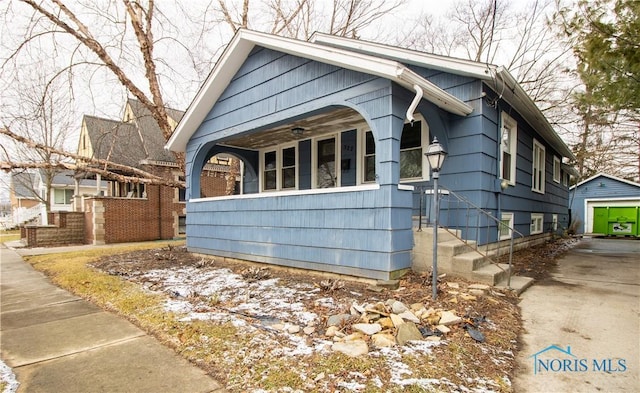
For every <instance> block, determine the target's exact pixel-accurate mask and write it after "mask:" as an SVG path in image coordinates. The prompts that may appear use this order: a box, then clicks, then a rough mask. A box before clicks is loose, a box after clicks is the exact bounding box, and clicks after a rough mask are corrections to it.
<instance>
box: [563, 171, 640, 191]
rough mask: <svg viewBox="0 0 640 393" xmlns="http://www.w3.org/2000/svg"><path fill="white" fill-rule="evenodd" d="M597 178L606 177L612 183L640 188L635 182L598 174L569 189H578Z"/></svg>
mask: <svg viewBox="0 0 640 393" xmlns="http://www.w3.org/2000/svg"><path fill="white" fill-rule="evenodd" d="M599 177H606V178H609V179H611V180H614V181H618V182H621V183H626V184H628V185H630V186H634V187H638V188H640V183H636V182H633V181H630V180H625V179H622V178H619V177H616V176H613V175H608V174H606V173H598V174H597V175H593V176H591V177H590V178H588V179H586V180H583V181H581V182H580V183H578V184H576V185H574V186H572V187H571V188H570V189H571V190H573V189H574V188H576V187H580V186H581V185H583V184H585V183H588V182H590V181H592V180H595V179H597V178H599Z"/></svg>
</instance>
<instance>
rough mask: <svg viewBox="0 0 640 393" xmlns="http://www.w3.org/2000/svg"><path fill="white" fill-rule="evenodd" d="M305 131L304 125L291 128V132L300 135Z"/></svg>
mask: <svg viewBox="0 0 640 393" xmlns="http://www.w3.org/2000/svg"><path fill="white" fill-rule="evenodd" d="M303 132H304V128H302V127H293V128H292V129H291V133H292V134H293V135H295V136H300V135H302V133H303Z"/></svg>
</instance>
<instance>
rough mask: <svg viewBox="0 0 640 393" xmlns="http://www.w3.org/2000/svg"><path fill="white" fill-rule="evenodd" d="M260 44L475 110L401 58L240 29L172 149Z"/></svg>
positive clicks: (463, 110)
mask: <svg viewBox="0 0 640 393" xmlns="http://www.w3.org/2000/svg"><path fill="white" fill-rule="evenodd" d="M256 46H260V47H263V48H268V49H273V50H276V51H279V52H283V53H288V54H291V55H294V56H299V57H303V58H307V59H311V60H316V61H319V62H322V63H325V64H332V65H335V66H338V67H342V68H345V69H350V70H354V71H359V72H363V73H366V74H370V75H375V76H379V77H382V78H385V79H389V80H392V81H394V82H396V83H398V84H399V85H401V86H403V87H405V88H407V89H410V90H415V86H417V87H419V88H420V89H421V90H422V91H423V96H424V98H425V99H427V100H429V101H430V102H432V103H433V104H435V105H437V106H438V107H440V108H442V109H444V110H446V111H448V112H451V113H454V114H457V115H468V114H469V113H471V112H472V110H473V108H472V107H471V106H469V105H468V104H466V103H465V102H463V101H461V100H460V99H458V98H457V97H455V96H453V95H451V94H449V93H447V92H446V91H444V90H442V89H441V88H439V87H438V86H436V85H435V84H433V83H432V82H430V81H428V80H427V79H425V78H423V77H422V76H420V75H418V74H417V73H416V72H414V71H412V70H411V69H409V68H408V67H407V66H405V65H404V64H402V63H400V62H398V61H395V60H389V59H384V58H381V57H379V56H371V55H369V54H362V53H357V52H355V51H351V50H343V49H336V48H332V47H329V46H327V45H321V44H316V43H313V42H307V41H300V40H295V39H291V38H284V37H279V36H275V35H271V34H265V33H260V32H256V31H251V30H246V29H240V30H238V32H237V33H236V35H235V36H234V37H233V39H232V40H231V42H230V43H229V45H228V46H227V48H226V49H225V51H224V53H223V54H222V56H221V57H220V60H218V62H217V63H216V65H215V67H214V68H213V70H212V71H211V73H210V74H209V76H208V77H207V80H206V81H205V82H204V84H203V85H202V87H201V88H200V90H199V91H198V93H197V94H196V97H195V98H194V100H193V102H192V103H191V105H189V108H188V109H187V112H186V114H185V121H183V122H180V123H179V124H178V127H177V128H176V130H175V132H174V133H173V135H172V136H171V138H170V139H169V141H168V142H167V144H166V147H167V148H168V149H170V150H173V151H177V152H182V151H185V149H186V146H187V142H188V141H189V138H190V137H191V135H193V133H194V132H195V131H196V130H197V129H198V127H199V126H200V124H201V123H202V121H203V120H204V118H205V116H206V115H207V114H208V113H209V110H210V109H211V107H212V106H213V105H215V103H216V102H217V100H218V99H219V98H220V95H221V94H222V93H223V91H224V89H225V88H226V87H227V85H228V84H229V82H230V81H231V79H232V78H233V77H234V75H235V74H236V72H237V71H238V70H239V69H240V67H241V66H242V64H243V63H244V61H245V60H246V59H247V57H248V56H249V54H250V53H251V51H252V50H253V48H254V47H256Z"/></svg>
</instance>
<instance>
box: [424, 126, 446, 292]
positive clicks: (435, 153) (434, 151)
mask: <svg viewBox="0 0 640 393" xmlns="http://www.w3.org/2000/svg"><path fill="white" fill-rule="evenodd" d="M424 155H425V156H427V160H428V161H429V166H430V167H431V173H433V215H434V219H433V267H432V269H431V276H432V278H431V288H432V290H431V296H432V298H433V300H436V298H437V297H438V216H439V210H440V204H439V202H440V201H439V200H440V195H439V194H438V178H439V177H440V169H441V168H442V164H443V163H444V159H445V158H446V157H447V152H446V151H445V150H444V149H443V148H442V145H441V144H440V143H438V138H435V137H434V138H433V143H431V144H430V145H429V146H428V147H427V152H426V153H424Z"/></svg>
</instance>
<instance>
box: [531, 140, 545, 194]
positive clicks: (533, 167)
mask: <svg viewBox="0 0 640 393" xmlns="http://www.w3.org/2000/svg"><path fill="white" fill-rule="evenodd" d="M536 150H539V151H541V152H542V161H541V162H539V163H538V165H539V166H540V167H537V166H536V160H537V159H538V154H536ZM531 158H532V159H531V191H533V192H537V193H540V194H544V189H545V183H546V168H545V162H546V150H545V148H544V145H543V144H541V143H540V142H538V141H537V140H536V139H534V140H533V149H532V157H531ZM537 171H540V172H541V174H542V176H541V178H540V184H539V185H538V186H537V187H536V178H537V176H536V175H537Z"/></svg>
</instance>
